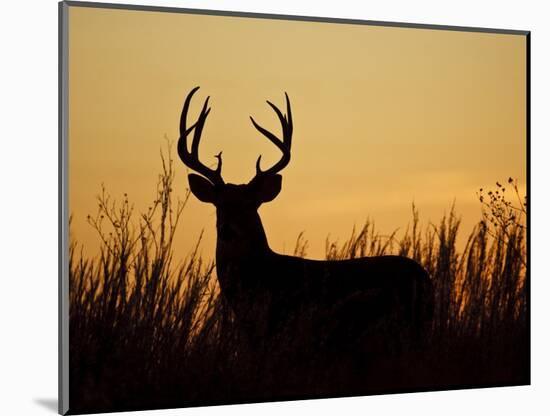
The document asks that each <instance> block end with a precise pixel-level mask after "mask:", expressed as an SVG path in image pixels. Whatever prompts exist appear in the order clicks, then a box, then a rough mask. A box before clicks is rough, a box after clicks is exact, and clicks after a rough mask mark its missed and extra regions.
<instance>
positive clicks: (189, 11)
mask: <svg viewBox="0 0 550 416" xmlns="http://www.w3.org/2000/svg"><path fill="white" fill-rule="evenodd" d="M63 3H65V4H67V5H68V6H77V7H92V8H100V9H119V10H128V11H149V12H162V13H184V14H200V15H210V16H230V17H244V18H255V19H270V20H294V21H300V22H318V23H337V24H348V25H367V26H384V27H398V28H415V29H427V30H449V31H455V32H481V33H494V34H501V35H527V34H529V33H530V32H529V31H528V30H512V29H492V28H483V27H467V26H448V25H430V24H424V23H400V22H385V21H378V20H360V19H345V18H336V17H319V16H293V15H287V14H267V13H253V12H240V11H237V12H235V11H227V10H209V9H186V8H180V7H163V6H143V5H134V4H115V3H99V2H83V1H65V2H63Z"/></svg>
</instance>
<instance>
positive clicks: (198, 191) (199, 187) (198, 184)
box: [187, 173, 216, 203]
mask: <svg viewBox="0 0 550 416" xmlns="http://www.w3.org/2000/svg"><path fill="white" fill-rule="evenodd" d="M187 179H188V180H189V188H190V189H191V192H192V193H193V195H195V196H196V197H197V198H198V199H199V200H200V201H202V202H211V203H214V200H215V196H216V194H215V192H214V185H212V183H210V181H209V180H207V179H205V178H203V177H202V176H199V175H195V174H194V173H191V174H189V175H188V176H187Z"/></svg>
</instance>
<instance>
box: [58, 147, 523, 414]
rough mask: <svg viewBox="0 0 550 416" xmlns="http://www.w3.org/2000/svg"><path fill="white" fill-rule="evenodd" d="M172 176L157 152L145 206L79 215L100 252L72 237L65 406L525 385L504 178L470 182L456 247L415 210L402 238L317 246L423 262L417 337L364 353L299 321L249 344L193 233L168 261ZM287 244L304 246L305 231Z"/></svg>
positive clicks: (125, 204)
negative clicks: (422, 318)
mask: <svg viewBox="0 0 550 416" xmlns="http://www.w3.org/2000/svg"><path fill="white" fill-rule="evenodd" d="M173 181H174V171H173V163H172V160H171V159H170V155H165V156H163V157H162V173H161V174H160V176H159V181H158V187H157V196H156V198H155V200H154V202H153V203H152V205H151V207H150V208H148V210H147V212H145V213H140V214H136V212H135V211H134V208H133V206H132V205H131V204H130V202H129V201H128V198H127V196H126V195H125V196H124V198H123V199H122V201H121V202H118V203H117V202H116V201H114V200H112V199H111V197H110V196H109V194H108V193H107V192H106V190H105V189H102V192H101V194H100V195H99V197H98V212H97V215H95V216H89V217H88V222H89V224H90V225H91V226H92V227H93V228H94V229H95V230H96V231H97V234H98V236H99V238H100V240H101V249H100V254H99V255H98V256H97V257H96V258H93V259H91V258H88V257H87V256H86V253H85V251H84V249H83V248H82V247H80V246H79V245H78V244H77V242H76V241H75V240H72V243H71V248H70V378H69V380H70V409H71V412H72V413H80V412H100V411H112V410H131V409H147V408H167V407H183V406H193V405H207V404H221V403H239V402H251V401H265V400H280V399H296V398H316V397H331V396H345V395H363V394H373V393H387V392H397V391H419V390H433V389H447V388H461V387H475V386H495V385H514V384H526V383H528V382H529V320H528V316H529V315H528V311H529V309H528V278H527V274H526V273H527V263H526V261H527V258H526V228H525V220H526V201H525V200H524V199H522V198H521V197H520V195H519V192H518V188H517V183H516V182H514V181H513V180H512V179H510V180H509V181H508V188H509V189H508V190H506V189H504V187H503V186H502V185H501V184H500V183H497V188H498V189H497V190H495V191H489V193H488V194H486V193H485V192H484V191H483V190H480V191H479V195H478V196H479V198H480V202H481V204H482V206H483V207H484V214H483V217H482V220H481V221H480V222H479V224H478V225H477V226H476V227H475V228H474V229H473V230H472V231H471V233H470V235H469V238H468V239H467V243H466V244H465V246H464V247H462V248H460V249H459V248H458V247H457V234H458V231H459V228H460V219H459V218H458V217H457V215H456V213H455V212H454V209H451V211H450V212H449V214H447V215H446V216H444V218H442V219H441V221H440V222H439V224H436V225H433V224H428V225H425V226H422V224H421V223H420V221H419V213H418V211H417V210H416V208H415V207H414V206H413V217H412V222H411V224H410V226H409V228H408V229H407V231H406V232H405V233H404V235H403V236H401V237H399V238H397V237H396V234H395V233H394V234H392V235H390V236H381V235H380V234H379V233H377V231H376V229H375V228H374V225H373V223H372V222H370V221H367V222H366V223H365V225H364V226H363V227H362V228H361V229H360V230H354V231H353V232H352V234H351V236H350V237H349V239H348V240H347V241H345V242H344V243H337V242H333V241H329V240H327V241H326V257H327V259H346V258H357V257H363V256H373V255H381V254H390V253H393V254H400V255H404V256H407V257H411V258H413V259H415V260H416V261H418V262H419V263H420V264H422V265H423V266H424V267H425V268H426V270H427V271H428V272H429V274H430V276H431V278H432V281H433V283H434V288H435V311H434V318H433V321H432V324H431V327H430V328H429V331H428V333H427V334H426V337H425V339H424V340H423V342H422V345H421V346H415V347H410V346H401V347H400V348H397V349H392V350H391V351H390V350H388V351H387V352H385V353H383V354H380V353H379V350H376V349H374V348H372V344H375V343H376V341H377V340H376V339H367V340H366V341H364V340H363V341H362V342H366V344H367V345H364V344H361V343H356V344H355V345H353V348H354V349H355V350H356V351H357V349H360V348H363V347H365V350H364V351H365V354H364V356H363V357H362V359H360V360H358V358H357V357H358V355H357V354H349V355H345V354H340V355H331V353H330V352H329V351H328V349H324V348H323V347H322V346H319V348H318V349H312V348H311V344H310V343H309V341H310V340H309V338H308V326H307V325H308V322H309V318H308V316H303V317H300V319H297V320H296V321H295V322H294V321H293V325H292V327H289V328H286V329H285V330H284V331H283V332H282V333H281V334H279V335H278V336H277V337H275V338H272V339H271V340H270V343H269V345H264V346H263V348H255V349H253V348H251V347H250V345H249V344H248V343H247V342H246V340H245V339H244V337H243V336H242V334H241V333H240V331H239V329H238V325H237V324H236V322H235V320H234V319H233V316H232V312H231V310H230V308H229V307H228V306H227V305H226V304H225V302H224V300H223V298H222V297H221V296H219V289H218V286H217V281H216V276H215V264H213V263H212V262H209V261H203V259H202V258H201V256H200V254H199V246H200V239H199V241H197V244H196V249H195V250H194V251H192V252H191V253H189V255H188V256H187V257H186V258H185V259H183V260H182V259H174V257H173V241H174V235H175V233H176V232H177V231H178V225H179V222H180V219H181V213H182V211H183V210H184V208H185V204H186V201H187V197H188V196H189V195H188V194H186V198H185V199H184V200H183V201H174V198H173V196H172V184H173ZM497 191H498V192H497ZM506 192H508V193H509V194H512V195H513V196H514V197H515V198H516V199H517V200H518V201H517V203H515V204H514V203H512V202H510V201H509V199H507V198H506V195H508V194H507V193H506ZM294 252H295V254H296V255H299V256H305V255H306V254H307V240H306V239H305V238H304V236H303V235H302V234H301V235H300V236H299V237H298V239H297V242H296V247H295V250H294ZM312 313H314V312H312ZM334 325H336V326H337V325H338V322H334ZM396 325H399V323H396ZM403 342H405V341H403ZM352 343H353V340H351V341H350V344H352ZM350 348H352V347H350ZM382 350H383V347H382ZM375 351H376V352H375Z"/></svg>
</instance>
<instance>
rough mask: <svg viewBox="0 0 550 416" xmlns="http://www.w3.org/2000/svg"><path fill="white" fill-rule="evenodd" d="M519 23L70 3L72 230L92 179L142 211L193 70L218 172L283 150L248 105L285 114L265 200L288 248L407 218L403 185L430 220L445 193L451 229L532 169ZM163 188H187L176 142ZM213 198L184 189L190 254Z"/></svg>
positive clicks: (236, 171)
mask: <svg viewBox="0 0 550 416" xmlns="http://www.w3.org/2000/svg"><path fill="white" fill-rule="evenodd" d="M525 46H526V38H525V37H524V36H520V35H504V34H487V33H470V32H456V31H442V30H428V29H411V28H395V27H376V26H365V25H349V24H334V23H318V22H298V21H282V20H266V19H252V18H237V17H221V16H200V15H186V14H172V13H161V12H143V11H128V10H109V9H96V8H84V7H75V6H71V7H70V8H69V210H70V212H71V213H72V214H73V223H72V232H73V236H74V237H75V238H76V239H77V240H78V241H79V242H81V243H83V244H84V246H85V247H86V250H87V252H89V253H90V254H93V253H95V250H97V246H98V239H97V236H96V233H95V231H94V230H92V229H91V227H90V226H89V225H88V224H87V223H86V216H87V215H88V214H92V215H93V214H95V212H96V210H97V203H96V195H97V194H98V193H99V192H100V190H101V184H102V183H104V184H105V186H106V188H107V190H108V191H109V192H110V193H111V194H112V195H113V197H114V198H117V199H121V198H122V195H123V194H124V193H127V194H128V197H129V199H130V200H131V201H132V202H134V203H135V206H136V209H137V210H138V211H145V210H146V209H147V207H148V206H149V205H150V202H151V201H152V200H153V199H154V198H155V190H156V181H157V177H158V173H159V172H160V158H159V151H160V149H161V147H163V146H164V145H165V139H164V136H165V135H166V136H168V138H169V139H171V140H172V141H173V142H174V143H175V142H176V141H177V138H178V122H179V115H180V112H181V106H182V104H183V100H184V98H185V96H186V95H187V93H188V92H189V91H190V90H191V88H193V87H194V86H197V85H200V86H201V89H200V90H199V92H198V93H197V94H196V95H195V100H194V102H193V106H192V109H191V112H190V120H194V119H195V117H196V115H197V114H198V112H199V110H200V106H201V105H202V101H203V99H204V98H205V97H206V96H207V95H210V96H211V106H212V112H211V114H210V116H209V118H208V121H207V124H206V127H205V129H204V132H203V139H202V142H201V148H200V154H201V160H202V161H203V162H204V163H205V164H212V163H214V162H215V159H214V157H213V156H214V155H215V154H217V153H218V152H219V151H222V150H223V161H224V164H223V177H224V179H225V181H226V182H231V183H243V182H248V181H249V180H250V179H251V178H252V176H253V174H254V172H255V161H256V159H257V157H258V155H259V154H262V155H263V156H262V161H263V166H264V167H265V166H268V165H269V164H270V163H273V162H274V161H275V160H277V158H278V157H279V155H280V154H279V153H278V151H277V150H276V149H275V147H274V146H273V145H272V144H271V143H270V142H269V141H268V140H267V139H265V138H264V137H263V136H262V135H261V134H260V133H259V132H257V131H256V130H255V129H254V127H253V126H252V125H251V123H250V120H249V116H250V115H253V116H254V118H255V120H256V121H258V122H259V123H260V124H261V125H263V126H264V127H266V128H268V129H270V130H272V131H273V132H276V133H277V134H279V132H280V125H279V123H278V120H277V117H276V116H275V114H274V113H273V111H272V110H271V109H270V108H269V107H268V106H267V104H266V103H265V100H266V99H268V100H270V101H272V102H274V103H275V104H277V105H279V106H280V107H281V108H282V107H283V104H284V92H285V91H286V92H287V93H288V95H289V97H290V100H291V104H292V111H293V116H294V135H293V145H292V161H291V162H290V164H289V166H288V167H287V168H286V169H285V170H284V171H283V172H282V175H283V188H282V192H281V194H280V195H279V196H278V197H277V198H276V199H275V200H274V201H273V202H271V203H269V204H266V205H264V206H262V208H261V209H260V215H261V217H262V220H263V224H264V227H265V229H266V232H267V235H268V240H269V242H270V245H271V247H272V248H273V249H274V250H275V251H278V252H281V253H282V252H285V253H289V252H291V251H292V249H293V247H294V243H295V240H296V237H297V235H298V234H299V233H300V232H301V231H305V237H306V238H307V239H308V240H309V247H310V248H309V251H308V254H309V257H312V258H322V257H323V253H324V248H325V238H326V237H327V235H330V236H331V238H333V239H336V238H338V239H340V240H344V239H345V238H346V237H347V236H348V235H349V234H350V232H351V229H352V227H353V226H354V225H357V226H360V225H361V224H362V223H363V222H364V221H365V219H366V218H367V217H370V218H372V219H374V221H375V222H376V226H377V228H378V229H379V230H380V231H381V232H382V233H384V234H389V233H391V232H392V231H393V230H395V229H397V228H400V229H402V230H403V229H405V228H406V226H407V223H409V222H410V220H411V204H412V202H413V201H414V203H415V204H416V206H417V208H418V209H419V211H420V218H421V221H423V222H428V221H434V222H439V220H440V218H441V217H442V215H443V214H444V213H445V212H448V211H449V209H450V207H451V205H452V203H453V201H455V206H456V211H457V212H458V213H459V215H460V216H461V217H462V222H463V228H462V232H463V234H465V233H466V231H470V230H471V228H472V226H473V225H474V224H475V223H476V222H477V221H479V219H480V204H479V201H478V200H477V197H476V191H478V190H479V188H487V187H494V185H495V182H496V181H501V182H505V181H506V180H507V178H508V177H510V176H511V177H514V178H518V180H519V184H520V187H521V189H522V190H524V189H525V180H526V130H525V126H526V101H525V98H526V97H525V96H526V67H525V62H526V58H525V55H526V48H525ZM175 160H176V175H177V176H176V185H175V189H174V192H175V194H176V195H179V196H181V197H183V195H184V194H185V191H186V188H187V187H188V184H187V178H186V168H185V167H184V165H183V164H182V163H181V162H180V161H179V159H178V158H177V157H176V156H175ZM202 229H204V230H205V238H204V244H203V253H204V255H206V256H207V257H209V256H212V255H213V253H214V245H215V208H214V207H213V206H212V205H207V204H204V203H201V202H199V201H198V200H196V199H194V198H191V199H190V201H189V204H188V206H187V208H186V210H185V211H184V214H183V219H182V228H181V230H180V233H179V235H178V238H177V240H176V249H177V253H178V254H181V255H184V254H185V253H187V252H188V251H189V249H190V247H191V246H192V245H193V244H194V243H195V242H196V240H197V238H198V236H199V234H200V232H201V230H202Z"/></svg>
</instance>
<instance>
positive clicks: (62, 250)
mask: <svg viewBox="0 0 550 416" xmlns="http://www.w3.org/2000/svg"><path fill="white" fill-rule="evenodd" d="M58 12H59V15H58V19H59V22H58V23H59V39H58V41H59V44H58V48H59V61H58V65H59V67H58V77H59V78H58V82H59V86H58V88H59V90H58V94H59V96H58V106H59V108H58V123H59V142H58V146H59V147H58V181H59V188H58V198H59V201H58V203H59V213H58V215H59V218H58V220H59V228H58V232H59V236H58V244H59V258H58V261H59V265H58V270H59V283H58V290H59V322H58V325H59V327H58V336H59V346H58V353H59V358H58V360H59V361H58V365H59V368H58V389H59V392H58V394H59V395H58V412H59V413H60V414H62V415H64V414H65V413H67V412H68V411H69V244H70V243H69V198H68V192H69V170H68V168H69V158H68V156H69V149H68V129H69V105H68V104H69V88H68V87H69V36H68V35H69V33H68V26H69V5H68V4H67V3H66V2H60V3H59V4H58Z"/></svg>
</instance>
